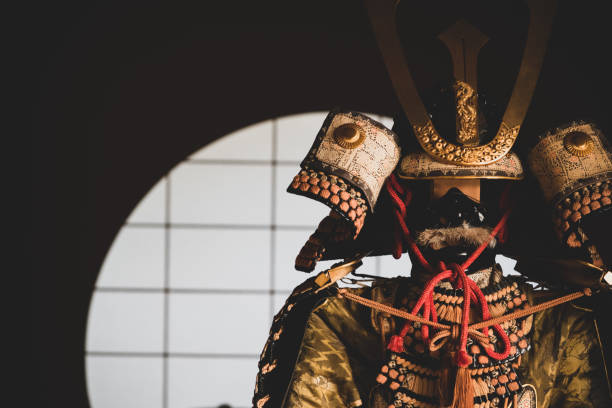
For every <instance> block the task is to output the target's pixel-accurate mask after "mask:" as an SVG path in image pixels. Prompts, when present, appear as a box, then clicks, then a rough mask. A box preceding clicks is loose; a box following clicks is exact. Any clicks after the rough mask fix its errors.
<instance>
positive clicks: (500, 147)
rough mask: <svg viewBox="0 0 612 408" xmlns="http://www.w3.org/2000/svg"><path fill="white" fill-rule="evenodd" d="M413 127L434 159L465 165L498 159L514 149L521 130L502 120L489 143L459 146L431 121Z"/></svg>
mask: <svg viewBox="0 0 612 408" xmlns="http://www.w3.org/2000/svg"><path fill="white" fill-rule="evenodd" d="M413 128H414V132H415V134H416V137H417V140H418V141H419V144H420V145H421V147H422V148H423V150H425V152H427V153H428V154H429V155H430V156H432V157H433V158H434V159H437V160H438V161H441V162H443V163H448V164H459V165H464V166H465V165H468V166H484V165H486V164H490V163H493V162H496V161H498V160H499V159H501V158H502V157H504V156H505V155H506V154H508V152H509V151H510V149H512V145H514V142H515V141H516V137H517V136H518V132H519V126H515V127H514V128H509V127H508V125H507V124H506V123H504V122H502V124H501V126H500V127H499V131H498V132H497V134H496V135H495V137H494V138H493V140H491V141H490V142H489V143H487V144H485V145H481V146H459V145H456V144H454V143H451V142H448V141H446V140H445V139H444V138H442V137H441V136H440V135H439V134H438V132H437V131H436V129H435V128H434V126H433V124H432V123H431V122H429V123H427V124H426V125H425V126H413Z"/></svg>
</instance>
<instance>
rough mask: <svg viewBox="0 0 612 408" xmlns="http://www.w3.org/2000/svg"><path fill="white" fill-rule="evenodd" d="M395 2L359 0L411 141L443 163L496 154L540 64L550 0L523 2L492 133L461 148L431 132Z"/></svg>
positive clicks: (477, 161) (490, 158)
mask: <svg viewBox="0 0 612 408" xmlns="http://www.w3.org/2000/svg"><path fill="white" fill-rule="evenodd" d="M398 3H399V1H398V0H386V1H383V0H365V4H366V7H367V10H368V14H369V16H370V21H371V23H372V27H373V30H374V34H375V36H376V40H377V42H378V47H379V48H380V51H381V53H382V55H383V60H384V61H385V65H386V67H387V71H388V72H389V76H390V78H391V82H392V83H393V88H394V89H395V93H396V95H397V97H398V100H399V102H400V104H401V105H402V107H403V109H404V112H405V113H406V117H407V118H408V121H409V122H410V123H411V124H412V127H413V128H414V130H415V133H416V134H417V135H418V136H417V140H418V141H419V143H420V144H421V146H422V147H423V149H424V150H425V151H426V152H427V153H428V154H430V155H431V156H432V157H434V158H435V159H437V160H439V161H442V162H445V163H451V164H460V165H485V164H488V163H492V162H494V161H497V160H499V159H501V158H502V157H503V156H504V155H505V154H506V153H508V151H510V149H511V148H512V145H513V144H514V142H515V140H516V136H517V135H518V131H519V129H520V126H521V124H522V123H523V120H524V119H525V115H526V114H527V109H528V107H529V104H530V102H531V98H532V96H533V92H534V90H535V85H536V82H537V80H538V76H539V74H540V70H541V68H542V62H543V60H544V54H545V51H546V44H547V42H548V37H549V35H550V31H551V28H552V16H553V14H554V11H555V8H556V0H540V1H538V0H529V1H528V4H529V9H530V19H529V28H528V32H527V42H526V44H525V49H524V51H523V59H522V61H521V66H520V68H519V72H518V75H517V78H516V82H515V83H514V89H513V90H512V94H511V96H510V100H509V101H508V105H507V106H506V111H505V113H504V116H503V118H502V124H501V126H500V128H499V130H498V132H497V135H496V136H495V137H494V139H493V140H492V141H491V142H490V143H488V144H486V145H484V146H477V147H473V148H472V147H461V148H459V149H460V150H459V149H458V146H456V145H454V144H452V143H448V142H447V141H446V140H444V139H442V138H441V137H440V136H439V135H438V134H437V132H436V130H435V128H434V126H433V124H432V123H431V120H430V119H429V115H428V113H427V110H426V109H425V106H424V105H423V101H422V100H421V98H420V96H419V93H418V90H417V88H416V85H415V83H414V80H413V78H412V75H411V73H410V68H409V67H408V64H407V62H406V59H405V58H404V51H403V47H402V43H401V41H400V38H399V36H398V30H397V21H396V9H397V5H398ZM434 137H435V139H434ZM424 140H427V142H425V141H424Z"/></svg>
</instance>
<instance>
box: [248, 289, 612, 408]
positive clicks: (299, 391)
mask: <svg viewBox="0 0 612 408" xmlns="http://www.w3.org/2000/svg"><path fill="white" fill-rule="evenodd" d="M400 281H402V279H394V280H389V282H388V284H386V285H385V288H380V287H379V288H375V289H369V288H364V289H358V290H357V289H356V290H355V291H356V293H357V294H359V295H360V296H364V297H368V298H374V299H375V300H380V299H385V298H388V296H389V293H391V296H392V297H393V295H394V293H395V289H394V287H397V286H398V285H399V283H400ZM403 281H405V279H404V280H403ZM382 290H385V291H386V293H385V294H382V295H381V293H380V291H382ZM389 300H390V299H389ZM372 316H373V315H372V311H371V310H370V309H368V308H366V307H363V306H361V305H358V304H356V303H353V302H351V301H349V300H346V299H343V298H339V297H328V298H326V299H325V300H323V301H322V303H320V304H319V305H318V306H317V307H315V308H314V309H313V311H312V312H311V313H310V315H309V316H308V318H307V319H306V323H305V330H304V335H303V338H302V340H301V344H300V345H299V349H298V353H297V359H296V361H295V365H294V366H293V368H292V370H291V371H289V372H291V375H290V378H289V379H288V386H287V389H286V390H279V389H273V390H266V391H265V392H269V394H267V395H266V398H265V399H260V401H259V403H256V406H258V407H272V406H274V407H276V406H282V407H300V408H319V407H357V406H370V407H373V406H376V407H378V406H379V403H377V402H376V401H375V400H374V399H375V395H376V394H377V393H375V392H373V391H374V388H375V387H376V385H377V383H376V375H377V373H378V370H379V368H380V363H381V361H383V359H384V357H385V350H384V343H383V339H382V337H381V334H380V332H379V331H378V330H377V329H376V328H375V327H374V326H373V325H374V323H375V319H372ZM277 363H278V364H279V365H280V364H282V363H283V362H282V361H279V362H277ZM520 374H521V376H520V377H521V382H522V383H523V384H533V385H534V386H535V389H536V392H537V400H538V404H537V406H538V407H539V408H558V407H607V406H612V401H611V400H610V397H609V394H608V389H607V383H606V376H605V373H604V369H603V363H602V357H601V350H600V348H599V343H598V340H597V335H596V332H595V328H594V325H593V320H592V316H591V313H590V312H588V311H585V310H579V309H577V308H576V307H574V306H573V305H571V304H566V305H562V306H558V307H556V308H553V309H548V310H546V311H543V312H540V313H539V314H538V315H536V317H535V319H534V323H533V329H532V349H531V350H530V351H528V352H527V353H526V354H525V355H523V361H522V363H521V367H520ZM260 392H262V390H260ZM255 402H256V401H255ZM380 403H381V404H382V405H380V406H384V407H385V408H386V407H387V405H388V404H387V403H383V402H382V401H381V402H380ZM519 405H520V404H519Z"/></svg>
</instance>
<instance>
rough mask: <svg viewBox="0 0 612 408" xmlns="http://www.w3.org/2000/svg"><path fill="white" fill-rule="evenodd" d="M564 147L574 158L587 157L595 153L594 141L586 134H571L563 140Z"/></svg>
mask: <svg viewBox="0 0 612 408" xmlns="http://www.w3.org/2000/svg"><path fill="white" fill-rule="evenodd" d="M563 147H565V150H567V151H568V152H569V153H570V154H572V155H574V156H578V157H585V156H588V155H589V154H590V153H591V152H592V151H593V139H592V138H591V136H589V135H588V134H586V133H584V132H577V131H573V132H569V133H568V134H566V135H565V137H564V138H563Z"/></svg>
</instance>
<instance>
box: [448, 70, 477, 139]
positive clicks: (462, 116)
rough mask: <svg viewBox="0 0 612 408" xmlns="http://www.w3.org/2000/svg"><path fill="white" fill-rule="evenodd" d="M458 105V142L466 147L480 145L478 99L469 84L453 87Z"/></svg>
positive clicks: (464, 83) (459, 82) (457, 82)
mask: <svg viewBox="0 0 612 408" xmlns="http://www.w3.org/2000/svg"><path fill="white" fill-rule="evenodd" d="M453 89H454V90H455V99H456V105H457V114H456V123H457V124H456V128H457V141H459V143H461V144H462V145H464V146H473V145H478V121H477V116H478V97H477V95H476V91H475V90H474V88H472V87H471V86H470V85H469V84H468V83H467V82H463V81H456V82H455V84H454V85H453Z"/></svg>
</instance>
